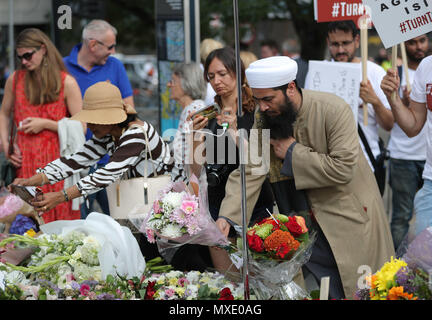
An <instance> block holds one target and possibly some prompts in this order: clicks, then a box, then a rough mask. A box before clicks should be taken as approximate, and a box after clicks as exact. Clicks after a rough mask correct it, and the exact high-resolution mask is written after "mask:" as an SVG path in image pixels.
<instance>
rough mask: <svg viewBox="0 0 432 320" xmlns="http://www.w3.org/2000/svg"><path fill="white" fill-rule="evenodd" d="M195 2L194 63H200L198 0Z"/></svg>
mask: <svg viewBox="0 0 432 320" xmlns="http://www.w3.org/2000/svg"><path fill="white" fill-rule="evenodd" d="M194 1H195V2H194V3H195V6H194V9H195V19H194V20H195V62H197V63H200V44H201V30H200V28H201V16H200V3H199V0H194Z"/></svg>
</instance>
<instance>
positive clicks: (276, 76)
mask: <svg viewBox="0 0 432 320" xmlns="http://www.w3.org/2000/svg"><path fill="white" fill-rule="evenodd" d="M296 72H297V64H296V62H295V61H294V60H292V59H290V58H288V57H282V56H278V57H270V58H266V59H261V60H258V61H255V62H254V63H252V64H251V65H250V66H249V68H248V69H247V70H246V77H247V80H248V83H249V85H250V87H251V88H252V91H253V95H254V98H255V99H256V100H257V101H258V103H259V111H257V112H256V114H255V124H254V128H253V129H258V130H262V129H270V138H271V139H270V143H268V142H266V141H264V140H263V141H259V143H258V144H261V147H262V148H263V149H262V152H263V153H265V152H267V151H270V165H269V168H268V169H269V170H268V172H263V171H262V170H261V171H259V170H257V168H259V167H261V165H262V164H256V161H249V163H248V164H247V165H246V179H247V180H246V196H247V211H248V212H247V214H248V217H250V214H251V211H252V209H253V207H254V204H255V202H256V200H257V197H258V195H259V191H260V188H261V184H262V182H263V181H264V179H265V178H266V176H267V175H268V176H269V178H270V182H271V183H272V187H273V191H274V194H275V198H276V202H277V205H278V208H279V212H281V213H284V214H290V213H292V212H293V211H295V212H299V211H304V210H305V209H306V210H311V211H312V212H313V214H314V217H315V219H316V222H317V224H316V225H314V226H313V227H316V230H317V235H318V238H317V241H316V243H315V245H314V248H313V252H312V256H311V259H310V260H309V262H308V263H307V264H306V265H305V268H303V270H304V271H305V269H306V271H305V272H310V274H311V275H313V277H314V278H315V279H316V280H317V281H318V283H319V281H320V278H321V277H324V276H330V292H329V295H330V298H335V299H338V298H344V297H345V298H347V299H352V298H353V297H354V293H355V291H356V289H357V283H358V279H359V277H361V274H359V273H358V272H359V270H360V269H359V267H361V266H368V267H370V271H371V272H376V271H377V270H378V269H379V268H381V266H382V265H383V264H384V263H385V262H386V261H388V260H390V257H391V256H392V255H394V248H393V243H392V239H391V234H390V229H389V224H388V221H387V217H386V214H385V210H384V205H383V202H382V198H381V196H380V193H379V189H378V186H377V183H376V180H375V177H374V175H373V173H372V171H371V170H370V167H369V165H368V163H367V160H366V158H365V156H364V154H363V152H362V151H361V148H360V144H359V138H358V133H357V126H356V123H355V121H354V116H353V114H352V111H351V108H350V107H349V105H348V104H347V103H346V102H345V101H344V100H343V99H341V98H339V97H337V96H336V95H333V94H330V93H324V92H316V91H311V90H301V89H299V88H298V87H297V84H296V82H295V77H296ZM249 146H250V148H251V149H252V148H256V147H259V146H257V145H256V144H253V143H250V144H249ZM249 154H250V156H251V157H252V155H254V154H257V152H256V151H252V150H250V152H249ZM240 181H241V180H240V172H239V169H237V170H236V171H234V172H233V173H231V175H230V177H229V180H228V183H227V185H226V191H227V192H226V196H225V199H224V201H223V203H222V206H221V209H220V214H219V219H218V220H217V224H218V226H219V228H220V229H221V230H222V232H224V233H225V234H228V232H229V230H230V227H231V224H232V223H237V224H241V210H240V203H241V194H242V193H241V184H240ZM360 272H361V271H360Z"/></svg>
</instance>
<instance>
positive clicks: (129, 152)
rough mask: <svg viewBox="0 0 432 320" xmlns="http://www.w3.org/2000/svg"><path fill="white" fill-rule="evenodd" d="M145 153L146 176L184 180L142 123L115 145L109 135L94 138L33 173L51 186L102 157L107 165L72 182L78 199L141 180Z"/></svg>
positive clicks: (151, 130)
mask: <svg viewBox="0 0 432 320" xmlns="http://www.w3.org/2000/svg"><path fill="white" fill-rule="evenodd" d="M143 130H145V131H146V132H147V136H148V139H149V148H150V151H151V157H150V154H149V152H148V151H147V148H146V140H145V136H144V133H143ZM146 152H147V159H148V160H147V176H149V177H151V176H153V175H154V172H153V170H154V169H156V172H157V174H158V175H159V174H164V173H167V172H170V173H171V180H173V181H177V180H185V179H186V177H184V176H183V172H184V171H183V170H182V168H179V167H178V166H175V164H174V158H173V156H172V155H171V154H170V148H169V146H168V144H167V143H166V142H164V141H163V140H162V138H161V137H160V136H159V134H158V133H157V131H156V130H155V129H154V127H153V126H152V125H151V124H149V123H147V122H145V121H144V125H143V126H142V127H141V126H140V127H130V128H128V129H126V130H125V131H124V132H123V133H122V135H121V137H120V139H119V143H118V145H117V146H116V145H115V143H114V139H113V137H112V136H111V135H107V136H105V137H103V138H101V139H98V138H97V137H96V136H94V135H93V137H92V138H91V139H89V140H87V141H86V143H85V144H84V145H83V146H82V147H81V149H80V150H79V151H77V152H76V153H74V154H72V155H69V156H65V157H61V158H59V159H57V160H54V161H52V162H50V163H49V164H47V165H46V166H45V167H44V168H40V169H38V170H37V172H38V173H40V172H42V173H44V174H45V175H46V176H47V178H48V180H49V182H50V183H51V184H53V183H56V182H58V181H61V180H64V179H65V178H67V177H69V176H71V175H73V174H75V173H77V172H80V171H82V170H84V169H87V168H89V167H91V166H93V165H94V164H95V163H97V162H98V161H99V160H100V159H101V158H102V157H103V156H104V155H105V154H107V153H108V155H109V156H110V159H109V162H108V163H107V164H106V165H105V166H104V167H102V168H99V169H97V170H96V171H95V172H93V173H91V174H89V175H88V176H86V177H84V178H82V179H81V180H79V181H78V182H77V183H76V186H77V187H78V189H79V191H80V193H81V195H82V196H85V197H86V196H88V195H90V194H93V193H95V192H98V191H100V190H101V189H103V188H105V187H107V186H108V185H110V184H112V183H113V182H115V181H116V180H118V179H120V178H122V177H123V178H133V177H143V176H144V175H145V174H144V173H145V163H146V161H145V156H146Z"/></svg>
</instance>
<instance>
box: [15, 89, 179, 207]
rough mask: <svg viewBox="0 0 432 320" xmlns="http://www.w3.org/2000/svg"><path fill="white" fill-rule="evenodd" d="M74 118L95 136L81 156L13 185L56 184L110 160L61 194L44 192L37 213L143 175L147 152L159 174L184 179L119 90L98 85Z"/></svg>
mask: <svg viewBox="0 0 432 320" xmlns="http://www.w3.org/2000/svg"><path fill="white" fill-rule="evenodd" d="M72 119H73V120H79V121H83V122H86V123H87V125H88V127H89V128H90V130H91V131H92V132H93V137H92V138H91V139H90V140H88V141H86V143H85V144H84V145H83V147H82V148H81V150H79V151H78V152H77V153H75V154H73V155H70V156H66V157H61V158H59V159H57V160H54V161H53V162H51V163H49V164H47V165H46V166H45V167H44V168H41V169H38V170H37V174H36V175H34V176H32V177H31V178H29V179H16V180H15V181H14V183H15V184H19V185H23V186H41V185H44V184H46V183H50V184H52V183H55V182H57V181H60V180H63V179H65V178H67V177H68V176H70V175H72V174H74V173H76V172H79V171H81V170H84V169H86V168H88V167H90V166H92V165H94V164H95V163H97V162H98V161H99V160H100V159H101V157H103V156H104V155H105V154H107V153H108V155H109V156H110V160H109V162H108V163H107V164H106V165H105V166H104V167H102V168H99V169H97V170H96V171H95V172H93V173H91V174H89V175H88V176H86V177H84V178H82V179H81V180H79V181H78V182H77V183H76V184H75V185H74V186H72V187H70V188H67V189H65V190H62V191H60V192H52V193H45V194H44V195H43V200H42V201H35V202H33V205H34V206H35V209H36V211H38V212H46V211H47V210H50V209H52V208H54V207H56V206H57V205H59V204H61V203H63V202H65V201H68V200H70V199H74V198H77V197H81V196H84V197H87V196H88V195H90V194H92V193H95V192H97V191H99V190H101V189H102V188H105V187H107V186H108V185H110V184H111V183H113V182H114V181H116V180H118V179H120V177H122V176H123V174H128V175H129V177H141V176H144V172H145V168H144V166H145V159H144V156H143V155H144V153H145V152H147V153H149V152H150V153H151V158H149V161H150V162H152V163H153V164H154V166H155V167H156V171H157V173H158V174H163V173H164V172H166V171H170V172H171V175H172V177H173V180H178V179H182V178H183V176H182V172H180V171H179V170H177V169H176V168H174V161H173V159H172V157H171V155H170V149H169V147H168V145H167V144H166V143H165V142H164V141H163V140H162V138H161V137H160V136H159V134H158V133H157V132H156V130H155V129H154V127H153V126H152V125H151V124H150V123H147V122H146V121H141V120H139V119H138V118H137V112H136V111H135V109H134V108H133V107H131V106H130V105H127V104H125V103H124V102H123V100H122V98H121V93H120V90H119V89H118V88H117V87H116V86H114V85H112V84H110V83H108V82H98V83H96V84H94V85H92V86H91V87H89V88H88V89H87V91H86V92H85V94H84V101H83V110H82V111H80V112H79V113H77V114H76V115H74V116H73V117H72ZM144 131H145V132H146V133H147V137H148V144H147V142H146V138H145V135H144ZM147 148H148V149H147ZM149 157H150V155H149ZM150 173H152V171H151V170H150Z"/></svg>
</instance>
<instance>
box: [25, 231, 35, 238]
mask: <svg viewBox="0 0 432 320" xmlns="http://www.w3.org/2000/svg"><path fill="white" fill-rule="evenodd" d="M25 234H26V235H28V236H29V237H32V238H33V237H34V236H35V235H36V232H35V231H34V230H33V229H29V230H27V232H26V233H25Z"/></svg>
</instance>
